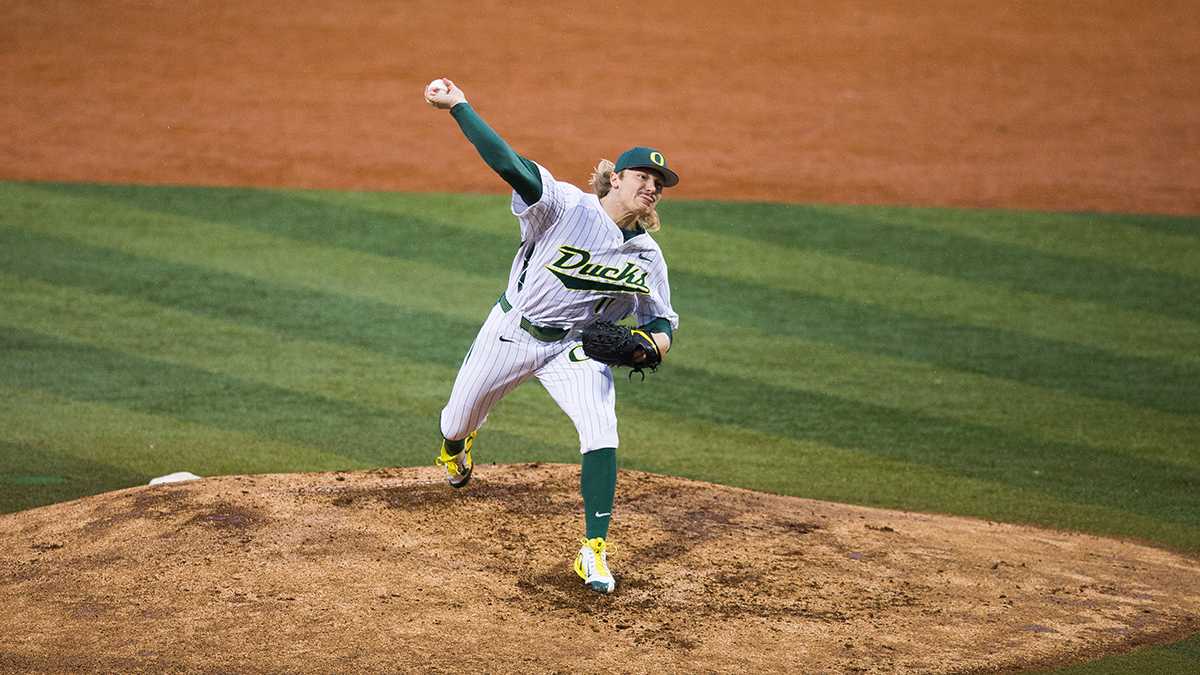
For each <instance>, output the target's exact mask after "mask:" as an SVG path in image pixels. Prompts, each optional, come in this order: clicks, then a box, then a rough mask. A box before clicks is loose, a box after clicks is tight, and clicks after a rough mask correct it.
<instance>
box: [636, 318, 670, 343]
mask: <svg viewBox="0 0 1200 675" xmlns="http://www.w3.org/2000/svg"><path fill="white" fill-rule="evenodd" d="M642 330H644V331H646V332H647V333H666V334H667V337H668V338H670V339H671V340H674V339H675V333H674V332H673V331H672V330H671V322H670V321H667V320H666V319H664V318H662V317H661V316H660V317H659V318H657V319H655V320H653V321H651V322H650V323H648V324H646V325H644V326H642Z"/></svg>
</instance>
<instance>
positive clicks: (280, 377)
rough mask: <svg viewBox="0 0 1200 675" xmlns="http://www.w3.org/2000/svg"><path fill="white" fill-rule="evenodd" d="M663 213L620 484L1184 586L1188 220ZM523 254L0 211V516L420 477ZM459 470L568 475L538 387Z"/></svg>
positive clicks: (260, 226)
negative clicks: (798, 502)
mask: <svg viewBox="0 0 1200 675" xmlns="http://www.w3.org/2000/svg"><path fill="white" fill-rule="evenodd" d="M662 212H663V218H664V221H665V222H666V223H667V225H666V226H665V228H664V231H663V232H662V233H660V235H658V237H657V238H658V240H659V241H660V243H661V244H662V246H663V248H664V250H665V252H666V256H667V260H668V262H669V263H670V268H671V280H672V287H673V292H674V301H675V304H676V308H677V309H678V310H679V313H680V315H681V316H682V326H681V329H680V331H679V333H678V335H677V338H678V340H677V344H676V348H675V349H674V350H673V351H672V353H671V358H670V360H669V362H668V364H667V367H665V368H663V369H662V370H661V371H660V372H658V373H656V374H654V375H652V376H650V377H649V378H648V380H647V382H646V383H645V384H639V383H622V384H620V385H619V389H620V393H619V402H618V412H619V414H620V417H621V432H622V438H623V440H624V443H623V447H622V451H621V464H622V466H623V467H625V468H631V469H642V470H648V471H656V472H664V473H670V474H675V475H681V476H687V477H691V478H698V479H703V480H709V481H714V482H718V483H724V484H729V485H737V486H741V487H748V488H753V489H759V490H767V491H771V492H775V493H780V494H789V495H799V496H804V497H811V498H816V499H827V500H835V501H842V502H850V503H856V504H867V505H873V506H883V507H889V508H901V509H912V510H921V511H934V512H944V513H954V514H962V515H970V516H976V517H981V518H988V519H994V520H1002V521H1008V522H1020V523H1032V524H1037V525H1043V526H1050V527H1056V528H1066V529H1073V530H1081V531H1086V532H1091V533H1095V534H1101V535H1111V536H1119V537H1125V538H1132V539H1137V540H1141V541H1145V542H1149V543H1151V544H1154V545H1157V546H1161V547H1166V548H1171V549H1174V550H1178V551H1182V552H1184V553H1187V554H1190V555H1197V554H1200V453H1198V452H1197V443H1198V442H1200V304H1198V303H1197V298H1200V219H1196V218H1190V219H1189V218H1167V217H1149V216H1116V215H1105V216H1098V215H1085V214H1042V213H1019V212H1003V211H961V210H957V211H956V210H932V209H901V208H866V207H802V206H782V205H763V204H726V203H711V202H710V203H702V202H691V203H677V202H667V203H665V204H664V205H663V208H662ZM517 244H518V240H517V233H516V227H515V224H514V221H513V219H512V217H511V216H510V215H508V212H507V206H506V200H504V199H503V198H498V197H488V196H449V195H419V196H418V195H395V194H369V193H332V192H306V191H286V190H249V189H193V188H149V187H115V186H96V185H52V184H21V183H0V418H2V419H3V424H2V425H0V510H4V511H13V510H19V509H24V508H29V507H32V506H37V505H40V504H46V503H50V502H54V501H59V500H64V499H70V498H74V497H78V496H81V495H85V494H92V493H96V492H101V491H105V490H110V489H114V488H118V487H124V486H130V485H136V484H141V483H144V482H145V481H146V480H147V479H149V478H150V477H152V476H155V475H160V474H164V473H169V472H171V471H177V470H189V471H193V472H195V473H198V474H201V475H212V474H228V473H257V472H274V471H313V470H329V469H356V468H366V467H373V466H380V465H389V466H390V465H421V464H426V463H428V462H429V461H430V460H431V458H432V454H433V451H434V449H435V448H436V443H437V439H438V431H437V413H438V411H439V410H440V408H441V406H442V404H443V403H444V400H445V398H446V396H447V394H448V393H449V388H450V384H451V382H452V379H453V377H454V373H455V371H456V369H457V366H458V364H459V362H460V360H461V358H462V355H463V354H464V353H465V351H466V348H467V346H468V345H469V343H470V341H471V339H472V337H473V336H474V333H475V331H476V330H477V328H478V326H479V323H480V322H481V321H482V320H483V318H484V316H485V315H486V313H487V311H488V308H489V305H490V304H491V303H493V302H494V301H495V298H496V296H497V295H498V294H499V292H500V291H501V290H502V287H503V285H504V279H505V277H506V274H507V271H508V266H509V263H510V262H511V256H512V254H513V252H514V250H515V247H516V246H517ZM635 411H637V412H636V413H635ZM478 447H479V454H478V457H477V461H482V462H493V461H494V462H518V461H534V460H541V461H558V462H574V461H576V460H577V452H576V448H577V442H576V439H575V434H574V430H573V428H572V427H571V425H570V423H569V422H568V420H567V419H566V417H565V416H564V415H563V414H562V413H561V412H559V411H558V410H557V408H555V407H554V405H553V403H552V402H551V401H550V399H549V397H548V396H547V395H546V394H545V393H544V392H542V391H541V390H540V389H539V388H537V387H536V386H530V387H525V388H522V389H520V390H518V391H517V392H516V393H515V394H514V395H513V396H511V397H510V398H509V399H508V400H506V401H505V402H504V403H502V404H501V405H500V407H499V408H498V409H497V410H496V411H495V412H494V413H493V415H492V416H491V421H490V422H489V424H488V427H487V429H486V430H485V431H484V433H483V434H482V435H481V437H480V442H479V446H478ZM1171 650H1173V651H1171ZM1195 650H1196V640H1194V639H1193V640H1191V641H1188V642H1185V643H1181V644H1180V645H1176V646H1174V647H1171V648H1166V650H1153V649H1152V650H1148V651H1145V652H1139V653H1138V654H1140V656H1139V655H1134V656H1130V657H1126V658H1129V659H1132V661H1130V662H1131V663H1143V664H1151V663H1155V661H1154V659H1167V660H1168V661H1169V660H1170V659H1185V660H1187V659H1191V660H1194V657H1195V655H1196V651H1195ZM1163 662H1164V663H1166V662H1167V661H1163ZM1102 663H1110V662H1107V661H1106V662H1102ZM1122 663H1125V662H1122ZM1089 667H1102V666H1089ZM1146 667H1147V668H1150V666H1146ZM1073 672H1074V671H1073ZM1079 672H1089V673H1090V672H1104V671H1092V670H1088V671H1082V670H1081V671H1079ZM1147 672H1149V671H1147Z"/></svg>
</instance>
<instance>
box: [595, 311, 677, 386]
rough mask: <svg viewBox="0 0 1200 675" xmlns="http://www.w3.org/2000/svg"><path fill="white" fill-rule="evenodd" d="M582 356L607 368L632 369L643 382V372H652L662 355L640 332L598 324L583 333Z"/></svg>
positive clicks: (608, 324) (613, 324)
mask: <svg viewBox="0 0 1200 675" xmlns="http://www.w3.org/2000/svg"><path fill="white" fill-rule="evenodd" d="M582 340H583V353H584V354H587V355H588V357H589V358H591V359H593V360H595V361H599V362H600V363H606V364H608V365H610V366H625V367H626V368H632V369H633V370H631V371H630V373H629V376H630V377H633V374H634V373H637V374H638V375H641V376H642V379H643V380H644V379H646V374H645V373H644V372H642V369H643V368H649V369H650V371H651V372H653V371H654V370H655V369H657V368H658V364H660V363H662V355H661V354H659V353H658V347H657V346H656V345H655V344H654V339H653V338H651V337H650V334H649V333H647V332H646V331H644V330H641V329H640V328H629V327H627V326H622V325H619V324H615V323H613V322H612V321H597V322H596V323H594V324H592V325H590V326H588V327H587V328H584V329H583V336H582Z"/></svg>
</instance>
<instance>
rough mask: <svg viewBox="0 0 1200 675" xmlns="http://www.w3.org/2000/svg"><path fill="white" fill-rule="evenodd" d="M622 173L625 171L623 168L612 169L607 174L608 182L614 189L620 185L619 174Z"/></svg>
mask: <svg viewBox="0 0 1200 675" xmlns="http://www.w3.org/2000/svg"><path fill="white" fill-rule="evenodd" d="M623 173H625V169H621V170H620V171H614V172H612V173H610V174H608V184H609V186H611V187H612V188H613V189H614V190H615V189H617V188H619V187H621V174H623Z"/></svg>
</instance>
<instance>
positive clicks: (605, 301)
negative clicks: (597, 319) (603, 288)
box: [596, 298, 613, 314]
mask: <svg viewBox="0 0 1200 675" xmlns="http://www.w3.org/2000/svg"><path fill="white" fill-rule="evenodd" d="M612 303H613V299H612V298H600V299H599V300H597V301H596V314H599V313H601V312H603V311H604V310H605V309H606V308H607V307H608V306H609V305H611V304H612Z"/></svg>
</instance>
